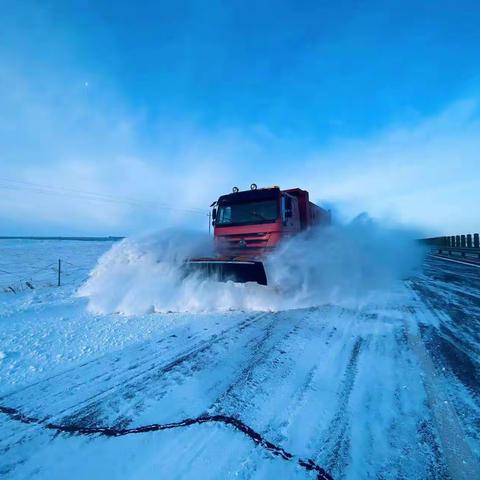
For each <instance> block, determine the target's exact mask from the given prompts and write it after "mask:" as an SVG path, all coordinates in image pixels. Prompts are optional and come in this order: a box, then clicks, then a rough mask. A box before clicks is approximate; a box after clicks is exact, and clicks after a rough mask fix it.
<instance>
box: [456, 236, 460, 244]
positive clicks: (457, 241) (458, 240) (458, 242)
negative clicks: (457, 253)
mask: <svg viewBox="0 0 480 480" xmlns="http://www.w3.org/2000/svg"><path fill="white" fill-rule="evenodd" d="M455 246H456V247H459V246H460V235H455Z"/></svg>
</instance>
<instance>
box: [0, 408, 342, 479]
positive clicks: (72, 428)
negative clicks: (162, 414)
mask: <svg viewBox="0 0 480 480" xmlns="http://www.w3.org/2000/svg"><path fill="white" fill-rule="evenodd" d="M0 413H3V414H4V415H7V416H8V417H9V418H10V419H12V420H16V421H18V422H22V423H25V424H28V425H39V426H42V427H43V428H45V429H47V430H54V431H56V432H60V433H69V434H72V435H102V436H105V437H123V436H125V435H133V434H137V433H147V432H158V431H161V430H170V429H174V428H181V427H188V426H190V425H198V424H202V423H223V424H225V425H230V426H232V427H233V428H235V429H236V430H238V431H240V432H242V433H244V434H245V435H247V436H248V437H250V439H251V440H253V442H254V443H255V444H256V445H259V446H261V447H263V448H265V449H266V450H268V451H269V452H271V453H272V454H273V455H275V456H277V457H281V458H283V459H284V460H288V461H291V460H295V456H294V455H293V454H292V453H289V452H287V451H286V450H285V449H283V448H282V447H279V446H278V445H275V444H273V443H271V442H269V441H268V440H265V439H264V438H263V437H262V436H261V435H260V434H259V433H258V432H256V431H255V430H253V428H251V427H249V426H248V425H245V424H244V423H243V422H241V421H240V420H238V419H237V418H235V417H230V416H227V415H201V416H199V417H195V418H186V419H184V420H181V421H179V422H172V423H153V424H151V425H143V426H141V427H136V428H113V427H82V426H81V425H74V424H71V425H57V424H55V423H49V422H48V423H47V422H44V421H42V420H40V419H38V418H35V417H29V416H27V415H25V414H23V413H22V412H20V411H19V410H17V409H15V408H10V407H4V406H0ZM297 463H298V465H299V466H301V467H302V468H303V469H305V470H307V471H309V472H310V471H314V472H315V473H316V474H317V479H318V480H333V478H332V476H331V475H330V474H328V473H327V472H326V471H325V470H324V469H323V468H322V467H320V466H319V465H317V464H316V463H315V462H314V461H313V460H312V459H307V460H304V459H302V458H298V457H297Z"/></svg>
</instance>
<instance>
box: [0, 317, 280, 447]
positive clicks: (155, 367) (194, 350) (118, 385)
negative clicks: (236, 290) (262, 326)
mask: <svg viewBox="0 0 480 480" xmlns="http://www.w3.org/2000/svg"><path fill="white" fill-rule="evenodd" d="M266 315H268V313H265V312H262V313H260V314H257V315H254V316H249V317H248V318H247V319H245V320H244V321H242V322H241V323H240V324H235V325H233V326H231V327H229V328H227V329H224V330H223V331H222V332H221V333H220V334H214V335H212V336H210V337H209V338H207V339H205V340H201V341H200V342H196V343H195V344H193V345H190V346H189V348H187V349H184V350H183V351H182V352H181V353H180V354H178V355H177V356H175V357H173V358H172V359H170V360H169V361H167V362H162V363H160V365H159V364H155V363H154V361H155V360H156V359H158V358H160V359H161V357H162V355H164V352H161V353H155V354H154V355H153V356H147V357H146V360H145V362H143V363H141V364H139V367H144V366H145V365H144V364H145V363H146V364H148V367H147V368H146V369H145V368H140V369H139V371H135V373H134V374H132V370H130V369H129V368H128V367H127V368H125V369H123V370H121V371H120V372H118V373H117V374H116V375H114V376H113V377H112V378H113V379H114V380H115V383H113V384H108V386H107V388H101V389H100V391H95V386H96V385H98V386H100V387H102V386H103V385H102V382H98V383H97V384H96V385H95V384H93V385H92V383H91V381H90V380H86V381H84V382H83V385H87V386H88V387H89V390H88V392H90V394H89V395H88V396H87V397H84V398H83V399H81V401H78V398H77V401H76V402H75V403H74V404H73V405H67V406H65V407H63V408H62V409H60V410H57V411H56V412H55V413H51V414H50V415H49V416H47V417H45V418H44V420H45V421H47V420H48V421H53V420H54V419H55V418H59V417H62V416H63V418H62V420H65V419H66V417H69V418H68V419H69V420H73V421H78V420H86V419H87V418H88V417H90V416H91V414H92V412H93V410H92V409H94V406H95V404H99V402H101V401H104V399H105V397H107V396H108V395H110V394H113V395H116V394H118V392H119V390H121V389H122V388H123V389H124V390H125V389H127V388H133V389H134V390H135V389H136V390H135V391H137V392H140V391H142V390H143V389H144V387H143V386H144V385H145V384H148V382H147V380H146V378H148V375H149V374H152V372H154V373H153V375H152V376H154V377H162V376H164V375H165V374H166V373H168V372H170V371H172V370H174V369H175V368H177V367H179V366H180V365H182V364H185V363H187V362H190V363H191V362H194V361H196V360H197V359H198V357H199V356H200V355H201V354H202V353H204V352H206V351H208V350H210V349H212V348H213V347H214V346H215V345H216V344H218V343H220V342H221V341H223V340H225V339H226V338H227V339H229V338H230V336H231V335H232V332H233V333H235V331H238V332H241V331H243V330H245V329H246V328H248V327H250V326H252V325H255V323H256V322H257V321H258V320H260V319H261V318H262V317H264V316H266ZM272 321H273V320H272ZM96 360H97V363H98V361H99V360H100V359H96ZM152 362H153V363H152ZM88 363H90V362H88ZM71 371H72V370H71V369H69V370H68V371H67V374H69V373H70V372H71ZM108 375H112V372H111V371H110V370H109V369H108ZM98 377H101V378H104V376H103V375H102V376H98ZM51 379H52V380H54V382H55V385H54V386H57V384H60V385H61V386H62V388H61V391H62V392H64V393H65V392H68V391H69V385H68V375H67V378H66V379H64V381H63V382H62V379H61V377H59V375H53V376H52V377H51ZM49 381H50V378H47V379H44V380H43V382H35V384H33V385H32V387H33V386H38V385H40V386H42V384H46V385H47V386H48V383H49ZM92 386H93V390H94V391H95V393H93V394H92V393H91V392H92ZM103 387H104V386H103ZM137 387H139V388H137ZM28 388H29V386H27V387H23V388H22V389H20V390H19V392H11V393H10V394H7V395H4V396H3V397H1V398H0V400H1V401H5V400H6V399H9V401H10V402H11V400H12V399H15V397H16V396H17V393H24V392H25V391H26V390H28ZM42 390H43V391H42V397H43V395H45V392H46V391H48V390H47V389H46V388H43V389H42ZM36 393H37V394H38V392H36ZM29 400H31V398H28V397H27V398H22V397H21V398H20V399H18V400H17V402H15V403H16V404H17V405H18V408H20V409H21V408H22V404H23V403H26V404H27V405H28V401H29ZM42 400H44V402H43V405H40V409H42V408H45V407H47V408H48V407H49V406H50V405H51V404H52V403H55V400H54V399H53V400H52V398H50V396H48V395H46V396H44V397H43V398H42ZM82 409H84V411H83V414H82ZM79 416H82V417H84V418H80V419H79V418H78V417H79ZM42 417H43V415H42ZM92 423H95V422H92ZM7 440H12V439H11V437H10V438H5V437H4V438H2V443H4V442H5V441H7Z"/></svg>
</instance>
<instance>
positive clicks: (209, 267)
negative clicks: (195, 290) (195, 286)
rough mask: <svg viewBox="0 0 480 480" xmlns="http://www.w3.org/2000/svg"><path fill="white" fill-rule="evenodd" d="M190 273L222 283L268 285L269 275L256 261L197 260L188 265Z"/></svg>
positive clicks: (189, 262) (260, 263) (261, 264)
mask: <svg viewBox="0 0 480 480" xmlns="http://www.w3.org/2000/svg"><path fill="white" fill-rule="evenodd" d="M186 267H187V272H188V273H196V272H198V273H200V274H201V275H204V276H207V277H212V278H213V279H215V280H217V281H220V282H228V281H229V280H230V281H232V282H236V283H247V282H256V283H258V284H260V285H267V275H266V273H265V268H264V266H263V263H262V262H259V261H254V260H213V259H196V260H189V261H188V262H187V263H186Z"/></svg>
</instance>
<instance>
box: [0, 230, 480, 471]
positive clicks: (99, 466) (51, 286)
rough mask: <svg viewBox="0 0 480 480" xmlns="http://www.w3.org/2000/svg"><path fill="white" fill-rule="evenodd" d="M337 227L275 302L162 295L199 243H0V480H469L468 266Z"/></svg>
mask: <svg viewBox="0 0 480 480" xmlns="http://www.w3.org/2000/svg"><path fill="white" fill-rule="evenodd" d="M351 228H352V229H354V230H355V232H356V233H355V234H356V235H358V238H357V239H356V240H359V241H360V245H359V246H357V245H356V243H355V242H353V243H352V242H350V240H349V238H348V235H346V236H345V235H344V234H343V232H337V231H331V232H330V233H329V235H330V236H331V237H330V238H327V239H324V242H320V243H319V242H318V239H311V238H299V239H298V240H296V241H298V242H300V243H302V242H304V243H305V245H304V247H308V248H307V249H308V251H309V262H308V265H309V267H308V268H307V267H306V266H305V264H302V261H303V257H302V254H301V253H300V252H301V249H299V248H298V245H297V246H295V245H294V244H293V243H292V244H289V245H287V246H285V248H286V249H288V248H291V249H292V251H291V252H288V251H286V252H285V253H284V256H285V257H288V256H289V257H290V258H295V260H294V261H293V262H294V264H293V263H292V265H291V266H288V265H287V266H285V264H284V265H283V266H282V265H279V266H278V268H280V269H283V268H287V271H288V269H291V271H290V272H289V273H288V275H287V277H284V276H283V275H284V274H283V273H282V272H281V271H280V272H278V273H275V275H276V276H275V277H274V278H277V279H285V280H286V281H288V280H289V279H291V278H292V276H291V274H292V273H293V274H294V275H297V276H296V277H293V278H295V279H296V280H295V282H293V284H288V285H289V286H288V289H287V290H286V291H285V290H283V291H276V290H275V289H273V288H272V289H271V290H268V289H265V288H260V287H258V286H256V285H253V286H250V285H244V286H240V287H243V288H237V286H236V285H234V284H222V285H219V284H215V282H208V281H206V280H205V279H203V280H202V279H198V278H189V279H187V284H186V286H184V287H183V288H185V291H180V292H179V291H178V284H175V282H177V281H178V279H177V277H176V271H175V269H174V268H171V265H172V263H173V265H175V264H178V263H179V262H182V261H183V259H184V258H185V256H189V255H190V254H191V252H196V251H203V249H204V248H205V244H204V243H203V239H201V238H198V239H197V238H194V240H193V242H192V243H188V244H186V243H185V242H183V237H182V238H180V237H176V239H175V234H172V235H170V236H166V237H163V238H158V237H156V236H146V237H141V238H138V239H132V240H128V241H124V242H122V243H115V244H112V243H111V242H66V241H63V242H62V241H50V242H48V241H45V242H39V241H0V474H1V475H2V478H7V479H27V478H28V479H30V478H34V479H52V478H58V479H60V478H66V477H68V478H73V479H76V478H78V479H84V478H93V479H100V478H118V479H127V478H136V479H138V478H140V479H150V478H169V479H170V478H172V479H175V478H179V479H190V478H215V479H225V478H242V479H246V478H249V479H250V478H258V479H260V478H263V479H268V478H289V479H290V478H298V479H308V478H331V477H333V478H346V479H362V478H365V479H366V478H383V479H398V478H409V479H418V480H420V479H425V478H431V479H438V478H461V479H472V478H480V470H479V459H480V426H479V422H478V419H479V418H480V397H479V395H478V392H479V391H480V368H479V365H480V323H479V320H480V275H479V272H480V269H479V268H477V267H474V266H468V265H460V264H454V263H449V262H444V261H442V260H437V259H432V258H428V259H427V260H426V261H425V262H424V263H423V264H422V265H421V266H420V268H418V265H417V263H416V262H417V258H416V257H415V250H408V249H409V248H410V247H409V246H408V245H410V244H409V243H408V235H405V237H403V236H402V235H401V234H400V233H399V234H398V236H394V237H392V236H391V235H390V233H388V232H385V231H382V230H376V229H375V228H373V229H372V228H371V227H366V226H364V225H361V226H358V225H357V226H355V227H353V226H352V227H351ZM362 228H365V229H367V231H365V230H364V231H363V233H364V236H362V237H361V236H360V234H359V233H358V232H359V230H362ZM191 238H193V237H191ZM362 239H363V240H362ZM181 240H182V242H183V243H181V245H180V241H181ZM362 241H363V242H364V243H361V242H362ZM387 241H388V242H390V245H388V246H387V245H385V243H386V242H387ZM189 242H190V241H189ZM176 247H179V248H178V249H177V248H176ZM169 249H170V250H169ZM404 249H407V250H408V252H407V253H409V255H404V253H405V252H404V251H403V250H404ZM174 250H175V251H177V257H175V254H173V251H174ZM342 250H343V251H344V257H342V256H338V257H336V255H339V254H340V253H341V252H342ZM159 252H162V253H159ZM166 252H172V253H166ZM287 253H288V255H287ZM165 255H167V257H166V256H165ZM172 255H173V257H172ZM295 255H296V256H297V257H295ZM325 256H328V258H325ZM358 257H360V259H359V258H358ZM59 258H60V259H61V260H62V262H61V264H62V275H61V286H60V287H57V281H58V278H57V275H58V272H57V271H56V270H55V269H56V267H57V266H58V259H59ZM165 258H169V259H172V260H169V262H163V264H162V262H161V261H160V262H159V261H158V260H159V259H160V260H162V259H165ZM312 259H313V260H314V261H313V266H312V267H311V268H310V266H311V265H312V261H311V260H312ZM275 261H276V260H275V259H272V262H273V263H275ZM375 262H377V263H375ZM167 264H168V265H167ZM416 265H417V268H416ZM273 268H275V264H274V265H273ZM321 272H325V273H328V275H327V274H326V275H325V277H322V276H319V274H320V273H321ZM277 275H278V276H277ZM343 277H346V278H343ZM26 282H28V283H29V284H30V286H27V285H26ZM172 282H173V283H172ZM189 282H191V283H189ZM330 283H334V284H335V285H336V287H334V286H332V285H330ZM174 285H176V287H177V288H174ZM278 288H280V287H278ZM325 289H326V290H325ZM212 290H213V292H212ZM265 292H268V294H267V293H265ZM250 294H251V295H250ZM249 298H252V299H253V300H249ZM189 302H190V303H189ZM249 302H251V303H249ZM189 309H190V310H193V312H192V311H189ZM169 311H170V312H171V313H167V312H169ZM117 312H121V313H117Z"/></svg>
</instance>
